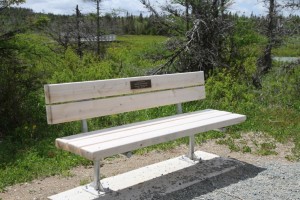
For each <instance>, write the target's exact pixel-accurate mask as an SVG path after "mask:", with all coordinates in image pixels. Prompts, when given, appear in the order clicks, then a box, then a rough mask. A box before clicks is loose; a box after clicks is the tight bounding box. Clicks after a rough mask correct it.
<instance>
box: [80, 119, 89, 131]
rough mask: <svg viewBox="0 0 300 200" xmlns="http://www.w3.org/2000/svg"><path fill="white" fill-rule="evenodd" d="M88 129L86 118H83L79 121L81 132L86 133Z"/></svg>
mask: <svg viewBox="0 0 300 200" xmlns="http://www.w3.org/2000/svg"><path fill="white" fill-rule="evenodd" d="M88 131H89V129H88V125H87V120H86V119H84V120H82V121H81V132H82V133H86V132H88Z"/></svg>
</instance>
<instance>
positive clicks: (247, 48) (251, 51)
mask: <svg viewBox="0 0 300 200" xmlns="http://www.w3.org/2000/svg"><path fill="white" fill-rule="evenodd" d="M16 10H18V9H16ZM27 12H29V11H26V13H27ZM26 13H23V15H24V16H29V15H28V14H26ZM23 15H22V17H21V18H23V20H24V21H22V26H21V25H20V24H18V25H20V29H22V31H20V34H16V33H10V34H8V35H7V34H4V33H2V32H1V31H4V30H5V28H6V27H5V28H4V29H1V30H0V58H1V62H0V70H1V71H0V72H1V73H0V85H1V88H0V102H1V107H0V121H1V124H0V192H1V191H3V190H4V189H5V187H7V186H9V185H13V184H16V183H20V182H25V181H31V180H33V179H36V178H43V177H47V176H52V175H55V174H62V175H63V176H70V175H71V174H70V173H69V169H71V168H72V167H74V166H78V165H85V166H86V165H90V164H91V162H90V161H88V160H85V159H83V158H80V157H78V156H75V155H73V154H70V153H68V152H65V151H61V150H58V149H57V148H56V147H55V146H54V141H55V138H58V137H62V136H67V135H72V134H76V133H79V132H80V122H72V123H65V124H59V125H52V126H50V125H48V124H47V123H46V113H45V102H44V93H43V85H44V84H47V83H62V82H72V81H87V80H96V79H109V78H119V77H129V76H139V75H145V74H150V73H151V72H152V71H153V70H154V69H156V68H157V67H158V66H160V65H161V64H163V63H165V61H166V60H167V58H168V57H169V56H170V55H171V52H170V49H176V48H178V47H177V46H178V44H177V43H174V46H175V48H174V46H173V47H170V46H169V47H170V48H167V47H166V45H165V44H166V43H167V42H168V41H169V42H170V40H169V38H167V37H164V36H143V35H140V36H135V35H124V36H118V41H117V42H114V43H110V44H107V45H103V46H102V49H101V50H102V51H103V56H102V57H101V58H100V57H99V56H96V55H95V54H94V53H93V52H92V51H91V49H89V50H86V49H85V50H83V56H82V57H79V56H78V55H77V53H76V47H75V45H74V44H67V45H65V46H64V45H61V44H58V43H57V42H55V41H54V40H53V38H52V39H50V38H49V36H48V35H46V34H45V33H44V32H43V33H41V31H35V30H31V29H30V30H26V27H27V24H26V23H25V19H26V17H24V16H23ZM87 17H93V16H87ZM105 17H106V18H107V20H111V19H110V16H105ZM55 18H56V16H50V17H49V18H47V17H44V18H43V16H42V17H41V16H39V19H38V20H37V19H35V18H34V15H33V13H31V15H30V20H31V21H33V24H34V27H35V28H40V27H43V26H45V24H47V23H49V19H51V20H53V19H55ZM57 18H61V21H59V20H58V21H59V22H61V23H62V22H64V21H63V20H62V19H63V16H60V17H57ZM127 18H128V19H129V18H131V16H127ZM0 19H2V21H9V17H8V15H6V16H4V15H3V16H2V15H1V16H0ZM51 20H50V21H51ZM138 20H139V21H138ZM142 20H143V19H142V17H140V19H137V18H135V19H134V21H135V22H138V24H139V27H140V28H138V27H137V28H135V27H132V23H131V24H130V23H129V22H128V24H127V25H126V26H125V28H126V29H128V30H126V31H125V32H131V31H133V29H141V30H139V31H137V30H135V31H133V32H134V33H137V34H138V33H139V34H140V33H143V30H142V29H145V30H144V31H146V32H147V34H148V33H149V32H157V30H152V29H151V27H146V25H147V23H145V24H143V23H142ZM23 22H24V24H23ZM235 22H236V27H235V29H234V30H233V32H232V35H231V36H232V37H230V38H226V41H225V40H224V43H223V44H224V46H225V47H226V49H230V52H225V53H224V54H225V55H223V57H224V60H230V62H231V63H229V64H230V66H227V67H223V66H221V67H220V68H216V69H214V70H212V71H210V74H209V75H210V76H209V78H208V79H207V80H206V92H207V98H206V99H205V100H203V101H197V102H189V103H185V104H184V105H183V107H184V112H190V111H195V110H201V109H207V108H211V109H221V110H226V111H232V112H237V113H242V114H245V115H246V116H247V121H246V122H244V123H242V124H239V125H236V126H233V127H229V128H228V129H227V131H226V132H225V133H224V132H216V131H209V132H206V133H202V134H198V135H197V136H196V141H197V143H202V142H205V141H207V140H210V139H218V140H217V143H218V144H222V145H227V146H228V147H229V149H230V150H232V151H241V152H243V153H255V154H260V155H274V154H276V151H275V150H276V142H283V143H284V142H290V141H292V142H294V144H295V148H294V149H293V153H294V154H293V155H292V156H289V159H292V160H299V159H300V123H299V122H300V99H299V96H300V64H298V65H289V64H282V63H275V62H274V63H273V64H274V67H273V68H272V69H271V71H270V72H269V73H267V74H266V75H265V76H263V77H262V80H261V85H262V88H260V89H256V88H255V87H254V86H253V83H252V76H253V74H254V73H255V72H256V70H257V68H256V67H257V58H258V57H259V56H261V52H262V50H263V47H264V46H265V45H266V43H267V39H266V38H265V37H264V36H262V35H261V34H259V33H258V32H257V31H256V30H255V26H256V21H255V20H253V21H251V20H249V19H247V18H238V17H237V19H235ZM11 23H13V22H11ZM181 23H183V22H181ZM7 26H8V27H7V30H9V31H10V30H12V31H13V30H14V29H15V27H12V25H11V24H9V25H7ZM144 26H145V27H144ZM179 26H182V27H184V24H179ZM130 27H131V28H130ZM141 27H144V28H141ZM1 28H2V27H1ZM23 29H24V30H23ZM131 29H132V30H131ZM173 31H174V30H167V31H166V30H165V32H173ZM6 37H7V38H6ZM227 40H231V41H227ZM298 41H299V36H297V37H296V36H294V37H287V38H286V39H285V40H284V43H283V45H282V46H280V47H277V48H276V49H275V50H274V55H276V56H299V55H300V52H299V49H300V47H299V42H298ZM233 43H234V44H235V45H236V46H234V47H233V46H230V45H231V44H233ZM205 44H206V43H205ZM226 45H227V46H226ZM197 54H198V52H197V51H196V52H195V55H197ZM227 57H228V58H227ZM229 57H233V58H232V59H229ZM187 59H188V61H189V62H191V63H193V60H192V59H191V58H189V57H188V58H187ZM175 113H176V107H175V106H165V107H161V108H152V109H147V110H142V111H136V112H130V113H123V114H119V115H112V116H107V117H100V118H96V119H92V120H89V121H88V125H89V130H97V129H101V128H106V127H113V126H117V125H122V124H127V123H132V122H136V121H142V120H147V119H153V118H157V117H163V116H169V115H172V114H175ZM243 133H262V134H264V135H267V136H268V137H270V138H273V139H274V141H275V142H274V141H273V140H272V141H263V142H261V141H257V140H255V139H253V141H252V140H251V142H249V141H245V140H244V139H243ZM268 139H269V138H268ZM180 144H188V138H182V139H178V140H176V141H171V142H167V143H164V144H159V145H154V146H151V147H147V148H143V149H139V150H136V151H135V152H134V153H138V154H143V153H145V152H149V151H152V150H160V151H162V150H165V149H170V148H174V147H176V146H178V145H180ZM107 159H114V157H111V158H107ZM87 182H88V180H81V181H80V184H81V185H82V184H86V183H87Z"/></svg>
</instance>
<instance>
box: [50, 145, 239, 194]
mask: <svg viewBox="0 0 300 200" xmlns="http://www.w3.org/2000/svg"><path fill="white" fill-rule="evenodd" d="M195 157H196V159H195V161H194V160H190V159H189V158H187V157H186V156H179V157H177V158H173V159H170V160H166V161H163V162H160V163H156V164H153V165H149V166H145V167H142V168H139V169H136V170H133V171H130V172H127V173H124V174H119V175H117V176H113V177H109V178H105V179H103V180H101V183H102V185H103V186H104V187H105V188H106V189H107V191H108V192H106V193H105V194H103V193H97V192H96V193H95V192H93V191H91V190H90V188H89V187H88V185H86V186H80V187H77V188H74V189H71V190H68V191H65V192H62V193H60V194H56V195H53V196H51V197H48V198H49V199H51V200H67V199H70V200H96V199H99V200H108V199H116V200H118V199H120V200H126V199H128V200H129V199H131V200H135V199H153V197H154V196H163V195H166V194H168V193H172V192H175V191H178V190H181V189H184V188H186V187H189V186H191V185H194V184H196V183H199V182H201V181H203V180H205V179H208V178H211V177H214V176H217V175H220V174H222V173H225V172H228V171H230V170H233V169H235V168H236V167H238V166H240V165H241V163H240V162H239V161H236V160H232V159H228V158H221V157H219V156H217V155H214V154H210V153H206V152H203V151H196V152H195Z"/></svg>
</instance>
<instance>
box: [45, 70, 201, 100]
mask: <svg viewBox="0 0 300 200" xmlns="http://www.w3.org/2000/svg"><path fill="white" fill-rule="evenodd" d="M149 79H151V82H152V87H151V88H146V89H137V90H131V88H130V81H137V80H149ZM203 84H204V74H203V72H202V71H200V72H188V73H177V74H166V75H155V76H142V77H132V78H120V79H109V80H98V81H85V82H73V83H63V84H49V85H45V86H44V90H45V99H46V104H54V103H61V102H70V101H80V100H87V99H93V98H101V97H109V96H116V95H124V94H136V93H142V92H149V91H158V90H165V89H176V88H183V87H191V86H197V85H203Z"/></svg>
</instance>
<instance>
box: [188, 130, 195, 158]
mask: <svg viewBox="0 0 300 200" xmlns="http://www.w3.org/2000/svg"><path fill="white" fill-rule="evenodd" d="M194 152H195V135H192V136H190V138H189V154H188V157H189V158H190V159H191V160H194Z"/></svg>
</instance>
